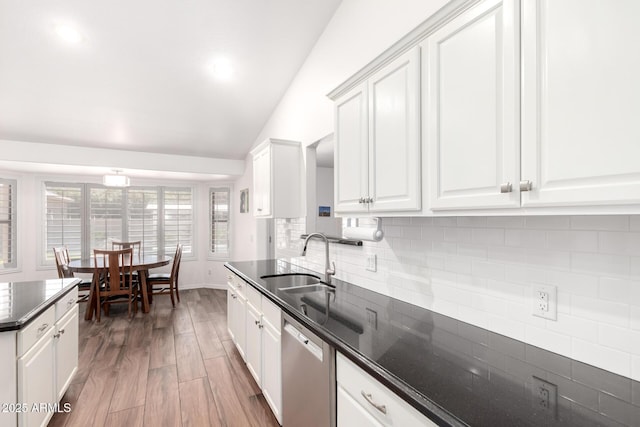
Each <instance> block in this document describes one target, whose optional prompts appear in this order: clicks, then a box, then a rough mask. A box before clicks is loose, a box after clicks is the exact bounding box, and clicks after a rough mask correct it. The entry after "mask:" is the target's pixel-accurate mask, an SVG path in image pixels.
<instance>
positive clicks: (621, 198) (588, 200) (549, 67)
mask: <svg viewBox="0 0 640 427" xmlns="http://www.w3.org/2000/svg"><path fill="white" fill-rule="evenodd" d="M638 17H640V2H638V1H637V0H619V1H597V0H563V1H550V0H547V1H535V0H530V1H525V2H524V3H523V21H522V37H523V40H522V54H523V61H522V66H523V74H522V75H523V80H522V152H523V157H522V179H523V180H528V181H531V183H532V190H531V191H530V192H526V193H523V194H522V204H523V206H580V205H604V204H607V205H611V204H629V203H636V204H637V203H640V120H638V118H639V117H640V81H639V79H638V76H640V55H639V54H638V51H637V46H638V45H640V27H638V22H637V21H638Z"/></svg>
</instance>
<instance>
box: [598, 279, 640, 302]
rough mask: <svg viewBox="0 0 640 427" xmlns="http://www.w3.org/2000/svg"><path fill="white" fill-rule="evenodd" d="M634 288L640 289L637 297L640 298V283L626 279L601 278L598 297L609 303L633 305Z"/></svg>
mask: <svg viewBox="0 0 640 427" xmlns="http://www.w3.org/2000/svg"><path fill="white" fill-rule="evenodd" d="M632 288H634V289H638V292H637V293H636V295H639V296H640V289H639V288H640V282H635V283H634V282H631V281H629V280H626V279H617V278H611V277H601V278H600V286H599V289H598V296H599V297H600V298H602V299H606V300H609V301H615V302H619V303H623V304H625V303H626V304H630V303H633V293H632V292H631V289H632Z"/></svg>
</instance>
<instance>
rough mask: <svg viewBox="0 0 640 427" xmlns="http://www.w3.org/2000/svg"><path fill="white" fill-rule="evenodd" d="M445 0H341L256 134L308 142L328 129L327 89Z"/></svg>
mask: <svg viewBox="0 0 640 427" xmlns="http://www.w3.org/2000/svg"><path fill="white" fill-rule="evenodd" d="M446 3H447V2H446V1H445V0H431V1H424V0H396V1H388V0H343V2H342V3H341V5H340V6H339V7H338V9H337V10H336V13H335V14H334V16H333V18H332V19H331V21H330V22H329V24H328V25H327V27H326V29H325V30H324V32H323V33H322V35H321V36H320V38H319V39H318V42H317V43H316V45H315V46H314V48H313V50H312V51H311V52H310V54H309V56H308V57H307V60H306V61H305V63H304V64H303V65H302V67H301V68H300V71H299V72H298V74H297V75H296V77H295V79H294V80H293V82H292V83H291V85H290V86H289V88H288V90H287V92H286V93H285V95H284V97H283V99H282V101H280V103H279V105H278V106H277V107H276V109H275V110H274V112H273V114H272V116H271V118H270V119H269V121H268V122H267V124H266V125H265V126H264V128H263V129H262V131H261V132H260V135H259V137H258V138H257V139H256V141H255V144H254V145H257V144H258V143H260V142H261V141H263V140H265V139H267V138H282V139H290V140H293V141H301V142H302V143H303V146H306V145H309V144H312V143H314V142H315V141H318V140H320V139H321V138H323V137H325V136H326V135H328V134H330V133H332V132H333V130H334V129H333V104H332V102H331V101H330V100H329V98H327V96H326V95H327V94H328V93H329V92H330V91H331V90H333V89H335V88H336V87H337V86H338V85H340V84H341V83H342V82H344V81H345V80H347V79H348V78H349V77H350V76H351V75H353V74H355V73H356V72H357V71H358V70H360V69H361V68H363V67H364V66H365V65H366V64H367V63H369V62H370V61H372V60H373V59H374V58H376V57H377V56H378V55H380V54H381V53H382V52H383V51H384V50H386V49H387V48H389V47H390V46H391V45H392V44H393V43H395V42H396V41H398V40H399V39H400V38H402V37H403V36H404V35H405V34H407V33H408V32H410V31H411V30H412V29H414V28H415V27H417V26H418V25H419V24H420V23H422V22H423V21H425V20H426V19H427V18H428V17H429V16H431V15H432V14H433V13H435V12H436V11H437V10H438V9H439V8H441V7H442V6H443V5H445V4H446Z"/></svg>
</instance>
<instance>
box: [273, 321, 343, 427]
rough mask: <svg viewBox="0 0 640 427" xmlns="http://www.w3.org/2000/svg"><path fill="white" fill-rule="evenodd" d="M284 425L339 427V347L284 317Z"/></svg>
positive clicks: (289, 426) (291, 426)
mask: <svg viewBox="0 0 640 427" xmlns="http://www.w3.org/2000/svg"><path fill="white" fill-rule="evenodd" d="M282 331H283V333H282V426H283V427H300V426H305V427H315V426H317V427H324V426H327V427H335V425H336V411H335V402H336V398H335V396H336V377H335V372H336V370H335V349H334V348H333V347H331V346H330V345H329V344H327V343H326V342H324V341H323V340H321V339H320V338H319V337H317V336H316V335H315V334H313V333H312V332H311V331H310V330H309V329H307V328H305V327H304V326H302V325H301V324H300V323H299V322H298V321H296V320H294V319H293V318H291V317H290V316H288V315H287V314H284V313H283V316H282Z"/></svg>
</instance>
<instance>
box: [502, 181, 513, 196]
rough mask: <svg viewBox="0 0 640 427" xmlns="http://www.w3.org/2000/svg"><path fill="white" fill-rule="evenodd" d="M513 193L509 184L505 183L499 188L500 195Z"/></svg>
mask: <svg viewBox="0 0 640 427" xmlns="http://www.w3.org/2000/svg"><path fill="white" fill-rule="evenodd" d="M511 191H513V187H512V185H511V183H510V182H506V183H504V184H502V185H501V186H500V192H501V193H511Z"/></svg>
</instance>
